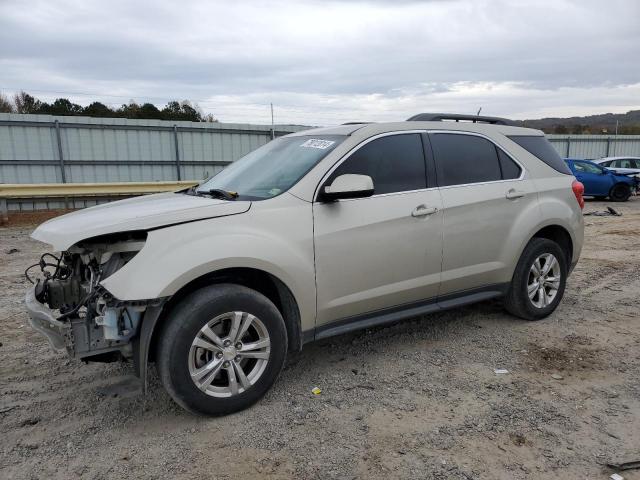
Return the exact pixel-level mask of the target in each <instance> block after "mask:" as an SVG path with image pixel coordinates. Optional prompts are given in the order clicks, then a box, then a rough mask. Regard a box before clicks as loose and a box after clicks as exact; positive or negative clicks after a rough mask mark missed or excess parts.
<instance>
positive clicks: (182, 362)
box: [156, 284, 287, 415]
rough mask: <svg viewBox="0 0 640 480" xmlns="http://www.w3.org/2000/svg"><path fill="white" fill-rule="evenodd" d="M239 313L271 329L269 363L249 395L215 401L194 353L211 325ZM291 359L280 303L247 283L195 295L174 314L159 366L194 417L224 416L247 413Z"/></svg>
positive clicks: (163, 338) (166, 382)
mask: <svg viewBox="0 0 640 480" xmlns="http://www.w3.org/2000/svg"><path fill="white" fill-rule="evenodd" d="M233 311H244V312H248V313H251V314H252V315H255V316H256V317H257V318H259V319H260V320H261V321H262V323H263V324H264V325H265V327H266V329H267V331H268V332H269V338H270V340H271V351H270V356H269V362H268V364H267V367H266V369H265V371H264V372H263V373H262V376H261V377H260V378H259V379H258V381H257V382H256V383H255V384H254V385H252V386H251V388H249V389H248V390H247V391H245V392H242V393H240V394H238V395H235V396H233V397H229V398H217V397H212V396H210V395H207V394H206V393H204V392H202V391H201V390H200V389H199V388H198V387H196V385H195V384H194V382H193V381H192V379H191V376H190V373H189V366H188V358H189V351H190V349H191V343H192V342H193V339H194V338H195V336H196V334H197V333H198V332H199V331H200V329H201V328H202V327H203V326H204V325H205V323H207V322H209V321H211V320H212V319H213V318H215V317H217V316H218V315H221V314H224V313H227V312H233ZM286 355H287V331H286V328H285V325H284V320H283V318H282V315H281V314H280V312H279V311H278V309H277V308H276V307H275V305H274V304H273V303H272V302H271V301H270V300H269V299H267V298H266V297H265V296H264V295H262V294H260V293H258V292H256V291H254V290H251V289H249V288H246V287H243V286H241V285H233V284H218V285H213V286H210V287H205V288H203V289H201V290H198V291H196V292H193V293H192V294H190V295H189V296H187V297H186V298H184V299H183V300H182V301H181V302H180V303H179V304H178V305H176V306H175V307H174V308H173V309H172V310H171V312H170V313H169V315H168V318H167V319H166V322H165V324H164V328H163V329H162V333H161V337H160V344H159V348H158V358H157V360H156V362H157V365H158V371H159V374H160V379H161V381H162V383H163V384H164V386H165V388H166V389H167V391H168V392H169V394H170V395H171V397H172V398H173V399H174V400H175V401H176V402H177V403H178V404H179V405H181V406H182V407H184V408H186V409H187V410H189V411H191V412H194V413H199V414H205V415H224V414H228V413H233V412H237V411H239V410H243V409H244V408H247V407H249V406H250V405H252V404H254V403H255V402H257V401H258V400H259V399H260V398H262V397H263V396H264V394H265V393H266V392H267V390H269V388H270V387H271V385H272V384H273V383H274V382H275V380H276V378H277V377H278V375H279V373H280V371H281V370H282V366H283V365H284V361H285V358H286Z"/></svg>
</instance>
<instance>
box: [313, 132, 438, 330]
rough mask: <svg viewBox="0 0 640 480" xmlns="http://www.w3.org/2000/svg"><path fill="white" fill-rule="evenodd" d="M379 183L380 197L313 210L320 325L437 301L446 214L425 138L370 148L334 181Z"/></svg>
mask: <svg viewBox="0 0 640 480" xmlns="http://www.w3.org/2000/svg"><path fill="white" fill-rule="evenodd" d="M343 174H361V175H369V176H370V177H371V178H372V179H373V186H374V194H373V196H370V197H366V198H354V199H342V200H338V201H333V202H319V201H316V202H314V204H313V216H314V241H315V260H316V284H317V321H316V326H317V327H318V326H322V325H324V324H327V323H330V322H332V321H335V320H339V319H348V318H349V317H354V316H359V315H362V314H367V313H371V312H375V311H379V310H382V309H385V308H390V307H395V306H399V305H406V304H411V303H413V302H419V301H424V300H428V299H435V297H436V296H437V294H438V288H439V285H440V270H441V264H442V213H441V206H442V205H441V203H442V202H441V200H440V193H439V190H438V189H437V188H427V178H426V177H427V175H426V162H425V155H424V149H423V144H422V138H421V135H420V133H415V132H407V133H403V132H397V133H394V134H384V135H383V136H379V137H374V139H372V140H369V141H367V142H366V143H365V144H363V145H362V146H361V147H360V148H359V149H357V150H356V151H355V152H353V153H352V154H350V156H349V157H348V158H347V159H346V160H344V161H343V162H342V163H341V164H339V165H338V167H337V168H336V169H335V171H333V173H331V175H330V176H329V177H328V179H327V180H326V181H325V182H324V183H323V185H329V184H331V183H332V181H333V179H335V178H336V177H337V176H339V175H343Z"/></svg>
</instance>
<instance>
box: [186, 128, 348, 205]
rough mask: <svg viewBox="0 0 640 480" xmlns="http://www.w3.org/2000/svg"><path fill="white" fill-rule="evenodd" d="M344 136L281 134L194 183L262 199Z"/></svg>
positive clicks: (286, 186)
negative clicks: (208, 177)
mask: <svg viewBox="0 0 640 480" xmlns="http://www.w3.org/2000/svg"><path fill="white" fill-rule="evenodd" d="M345 138H346V136H344V135H316V136H296V137H282V138H277V139H275V140H272V141H271V142H269V143H267V144H266V145H263V146H262V147H260V148H258V149H257V150H254V151H253V152H251V153H249V154H247V155H245V156H244V157H242V158H241V159H239V160H236V161H235V162H233V163H232V164H231V165H229V166H228V167H226V168H225V169H224V170H222V171H221V172H220V173H218V174H217V175H215V176H213V177H211V178H210V179H208V180H207V181H205V182H204V183H203V184H201V185H199V186H198V187H197V192H198V193H206V192H209V191H211V190H224V191H227V192H232V193H235V194H237V198H239V199H245V200H264V199H267V198H271V197H275V196H276V195H280V194H281V193H283V192H286V191H287V190H289V189H290V188H291V187H292V186H293V185H295V184H296V182H298V180H300V179H301V178H302V177H303V176H304V175H305V174H306V173H307V172H308V171H309V170H311V168H313V167H314V166H315V165H316V164H317V163H318V162H319V161H320V160H322V159H323V158H324V157H326V156H327V154H329V152H331V151H332V150H333V149H334V148H336V147H337V146H338V145H339V144H340V143H342V141H343V140H344V139H345Z"/></svg>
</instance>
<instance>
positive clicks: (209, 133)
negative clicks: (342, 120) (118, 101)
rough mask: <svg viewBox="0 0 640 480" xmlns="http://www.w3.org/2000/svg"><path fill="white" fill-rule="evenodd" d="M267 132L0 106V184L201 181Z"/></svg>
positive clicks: (278, 130) (280, 131) (290, 128)
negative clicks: (10, 110)
mask: <svg viewBox="0 0 640 480" xmlns="http://www.w3.org/2000/svg"><path fill="white" fill-rule="evenodd" d="M306 128H309V127H304V126H300V125H276V127H275V134H276V135H284V134H287V133H290V132H296V131H299V130H304V129H306ZM270 139H271V127H270V126H267V125H249V124H230V123H229V124H222V123H202V122H199V123H197V122H172V121H161V120H130V119H122V118H90V117H63V116H51V115H19V114H11V113H0V183H45V182H50V183H58V182H126V181H157V180H177V179H196V180H200V179H203V178H206V177H208V176H211V175H213V174H215V173H217V172H218V171H220V170H221V169H222V168H223V167H224V165H226V164H228V163H230V162H232V161H234V160H237V159H238V158H240V157H242V156H243V155H245V154H247V153H249V152H250V151H252V150H254V149H256V148H258V147H259V146H261V145H264V144H265V143H267V142H268V141H269V140H270Z"/></svg>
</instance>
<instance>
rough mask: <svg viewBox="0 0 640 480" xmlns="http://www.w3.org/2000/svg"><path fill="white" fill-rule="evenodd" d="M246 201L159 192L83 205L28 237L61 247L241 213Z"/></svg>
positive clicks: (243, 210)
mask: <svg viewBox="0 0 640 480" xmlns="http://www.w3.org/2000/svg"><path fill="white" fill-rule="evenodd" d="M249 207H251V202H248V201H236V200H234V201H226V200H218V199H211V198H206V197H196V196H193V195H185V194H181V193H158V194H155V195H144V196H141V197H134V198H129V199H126V200H119V201H117V202H111V203H105V204H103V205H98V206H96V207H91V208H85V209H82V210H78V211H76V212H72V213H68V214H66V215H62V216H60V217H57V218H53V219H51V220H49V221H47V222H44V223H43V224H42V225H40V226H39V227H38V228H36V229H35V230H34V231H33V233H32V234H31V238H33V239H35V240H39V241H41V242H45V243H48V244H50V245H51V246H53V248H54V250H56V251H64V250H67V249H69V247H71V246H73V245H75V244H76V243H78V242H79V241H81V240H85V239H87V238H91V237H96V236H98V235H105V234H108V233H118V232H126V231H132V230H148V229H151V228H157V227H163V226H166V225H172V224H175V223H183V222H192V221H195V220H204V219H207V218H215V217H222V216H227V215H236V214H238V213H244V212H246V211H247V210H249Z"/></svg>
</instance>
